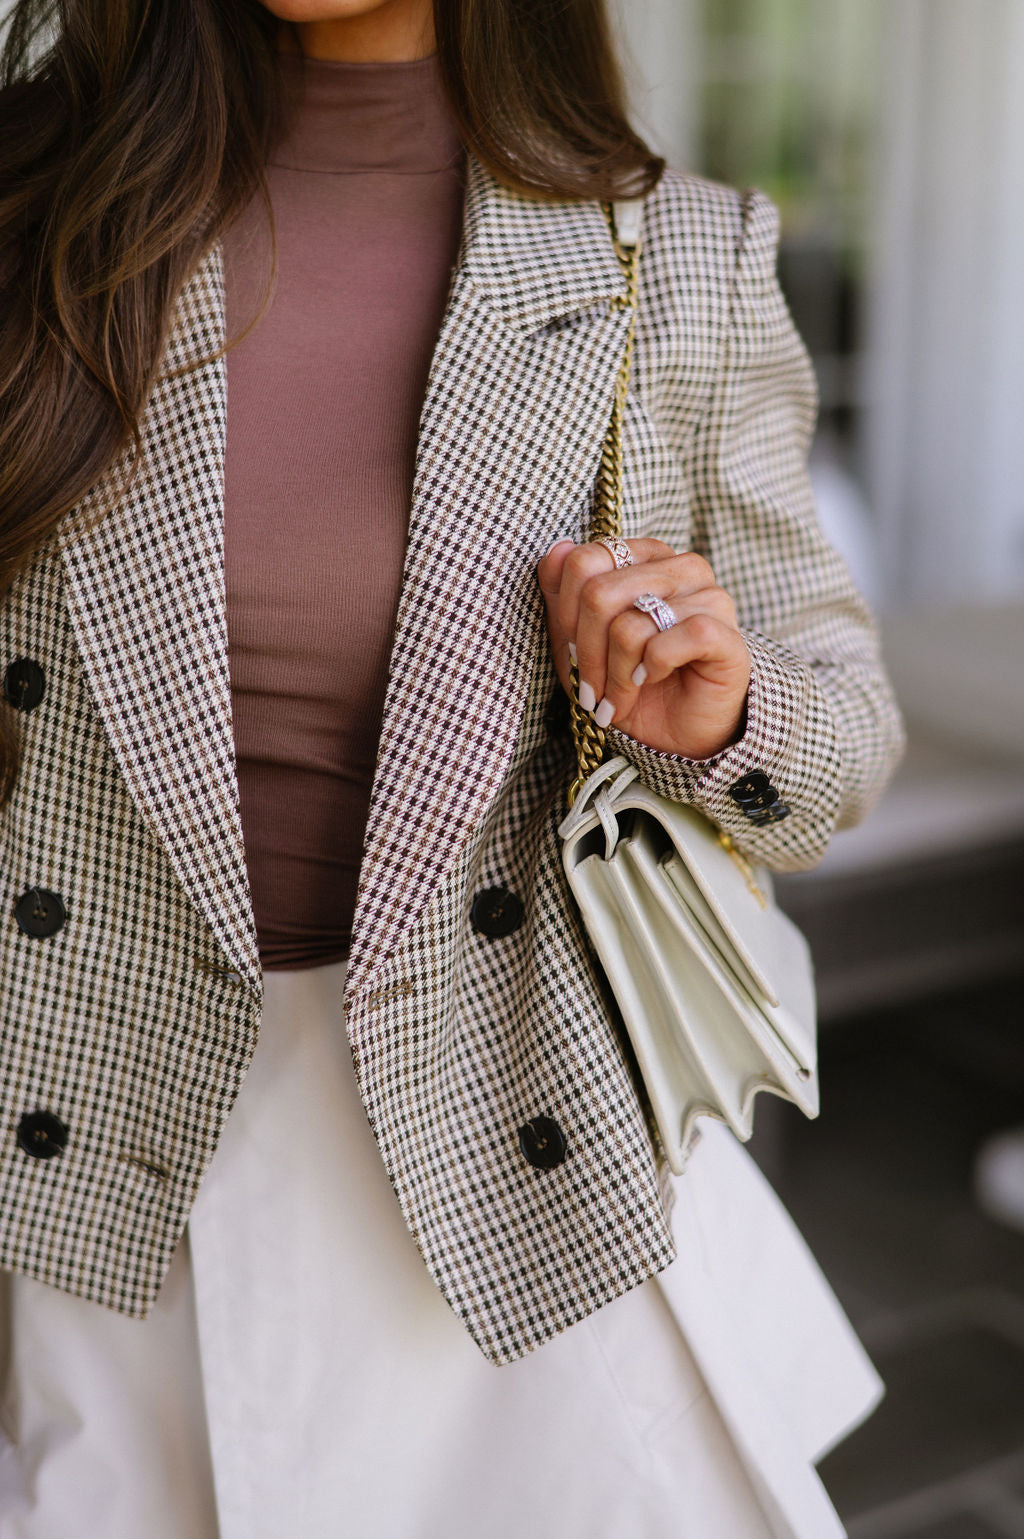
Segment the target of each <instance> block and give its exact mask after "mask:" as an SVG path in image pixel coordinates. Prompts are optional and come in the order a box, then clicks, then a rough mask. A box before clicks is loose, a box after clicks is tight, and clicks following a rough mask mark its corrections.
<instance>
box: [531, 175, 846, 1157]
mask: <svg viewBox="0 0 1024 1539" xmlns="http://www.w3.org/2000/svg"><path fill="white" fill-rule="evenodd" d="M639 210H640V204H639V202H630V203H616V204H615V205H614V206H613V209H611V208H609V209H606V214H607V217H608V220H609V226H610V228H611V231H612V235H613V238H614V241H615V249H616V254H617V255H618V257H619V261H620V262H621V263H622V267H623V272H624V274H625V276H626V278H627V285H628V298H627V299H626V300H625V301H624V302H625V303H626V304H631V305H632V309H633V313H634V315H635V309H636V274H637V260H638V255H639ZM632 341H633V333H632V327H631V328H630V334H629V340H628V342H627V346H626V349H625V353H624V357H623V362H622V367H621V369H620V373H619V379H618V384H617V388H616V398H615V405H614V408H613V412H612V419H611V423H610V426H609V429H608V436H607V439H606V442H605V449H604V454H603V456H602V462H601V473H600V475H599V478H598V485H597V491H596V496H595V506H594V514H593V517H592V520H591V527H590V538H591V539H596V538H598V537H600V536H608V535H618V534H619V532H620V529H621V518H622V415H623V410H624V406H625V399H626V385H627V382H628V378H629V367H630V362H631V358H632ZM577 686H578V678H577V676H576V671H575V668H573V673H572V695H571V700H570V716H571V720H572V726H573V735H574V738H575V742H576V753H577V764H578V774H577V777H576V779H575V780H574V782H573V785H572V788H571V789H570V793H569V801H570V810H569V813H568V816H567V817H566V818H565V819H564V821H563V822H562V823H561V825H560V828H559V832H560V834H561V836H562V841H563V842H562V860H563V865H564V867H565V874H566V878H567V880H568V883H569V887H570V889H571V891H572V893H573V895H574V897H575V899H576V902H577V904H578V905H579V909H580V913H581V915H582V917H583V921H584V924H585V926H586V929H587V933H588V936H589V938H590V941H591V943H592V945H593V947H594V950H595V952H596V953H597V956H598V958H599V960H600V962H601V965H602V967H603V969H604V972H605V974H606V976H607V979H608V982H609V985H610V986H611V990H612V993H613V994H614V996H615V1000H616V1003H617V1004H618V1007H619V1010H620V1012H621V1015H622V1019H623V1022H624V1024H625V1026H626V1030H627V1032H628V1034H629V1038H630V1041H631V1043H632V1046H633V1051H634V1053H635V1056H636V1061H637V1065H638V1067H639V1070H640V1074H641V1076H642V1078H643V1083H644V1089H645V1090H646V1094H647V1100H648V1104H649V1110H650V1113H651V1115H652V1118H653V1122H654V1126H655V1129H656V1131H657V1136H658V1139H659V1141H660V1143H661V1145H662V1147H663V1150H664V1153H665V1157H666V1159H667V1161H668V1164H669V1166H670V1168H671V1169H672V1170H673V1171H674V1172H675V1174H677V1175H679V1174H681V1173H682V1170H683V1167H684V1165H685V1161H686V1156H687V1153H688V1151H689V1149H690V1147H691V1146H692V1143H693V1140H694V1134H695V1123H696V1120H697V1119H698V1118H699V1117H701V1116H711V1117H717V1118H719V1119H721V1120H722V1121H723V1122H725V1123H727V1124H728V1126H729V1127H730V1128H731V1129H732V1131H733V1132H734V1133H735V1134H736V1136H737V1137H738V1138H740V1139H742V1140H746V1139H748V1138H749V1137H750V1135H751V1133H752V1131H753V1102H754V1097H755V1095H756V1093H757V1092H758V1091H759V1090H769V1091H772V1092H774V1093H775V1094H776V1095H780V1096H784V1097H785V1098H786V1099H787V1100H790V1101H793V1102H794V1103H795V1104H796V1105H797V1106H799V1108H800V1110H801V1111H802V1112H804V1113H805V1114H806V1115H807V1116H808V1117H815V1116H817V1113H818V1081H817V1049H816V1024H815V1000H814V977H813V968H812V964H811V958H810V952H809V950H808V947H807V943H806V941H805V940H804V938H803V936H802V935H801V934H800V932H799V930H798V929H797V928H796V926H795V925H794V924H793V923H792V921H791V920H790V919H788V918H787V916H786V915H785V914H783V913H782V912H781V910H780V909H778V908H777V907H776V905H775V903H774V901H773V897H772V888H771V879H770V877H769V875H768V872H767V871H766V870H763V869H762V868H760V867H754V866H751V865H750V864H749V862H748V861H747V860H746V859H745V858H744V857H743V855H742V854H741V853H740V851H739V850H737V849H736V848H735V846H734V845H733V844H732V841H731V840H730V839H729V838H728V836H726V835H724V834H723V833H722V832H721V830H719V829H718V828H716V827H715V825H714V824H712V823H711V822H710V821H709V820H708V819H707V818H705V817H704V816H703V815H702V814H701V813H699V812H697V811H696V810H695V809H694V808H692V807H687V806H685V805H684V804H683V803H681V802H675V801H671V800H670V799H669V798H667V797H663V796H659V795H658V794H657V793H656V792H654V791H652V790H650V789H649V787H647V786H645V785H644V784H643V783H642V782H641V780H640V779H639V776H638V773H637V770H636V769H635V768H634V767H633V766H632V765H631V764H629V763H628V761H627V760H626V759H624V758H622V757H621V756H618V757H616V758H612V759H609V760H607V761H605V759H604V751H605V734H604V733H603V732H602V731H601V729H600V728H599V727H597V725H596V723H595V722H594V719H593V716H592V715H591V714H590V713H589V712H585V711H583V710H582V709H581V708H580V705H579V699H578V694H577Z"/></svg>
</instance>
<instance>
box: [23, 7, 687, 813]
mask: <svg viewBox="0 0 1024 1539" xmlns="http://www.w3.org/2000/svg"><path fill="white" fill-rule="evenodd" d="M434 20H435V31H436V35H437V48H438V54H439V59H440V64H441V70H442V75H443V78H444V82H445V87H446V90H447V94H448V98H449V101H450V105H451V109H452V111H453V113H454V116H455V118H456V121H457V123H458V125H459V129H460V132H461V135H462V138H463V141H464V143H465V144H466V145H467V147H468V148H469V149H470V150H471V152H472V153H473V154H474V155H475V156H476V157H477V159H478V160H480V161H481V162H482V163H483V164H484V165H485V166H486V167H487V168H488V170H490V171H491V172H492V173H493V174H494V175H495V176H496V177H497V178H498V179H499V180H500V181H502V182H504V183H505V184H506V185H508V186H510V187H513V188H516V189H518V190H520V191H522V192H525V193H527V194H529V195H530V196H533V197H542V198H545V199H558V200H563V199H580V198H611V197H618V196H628V195H630V194H635V193H638V192H643V191H647V190H648V189H649V188H650V187H651V186H653V184H654V183H655V182H656V181H657V178H658V176H659V175H660V173H661V170H662V169H663V163H662V162H661V161H660V160H659V159H658V158H657V157H655V156H653V155H652V154H651V152H650V151H649V150H648V148H647V146H646V145H645V144H644V143H643V141H642V140H641V139H640V138H639V137H638V136H637V135H636V133H635V132H634V131H633V129H632V128H631V127H630V125H629V122H628V120H627V116H626V110H625V106H624V100H623V88H622V81H621V77H620V74H619V69H618V65H617V61H616V59H615V54H614V49H613V46H612V41H611V36H610V31H609V27H608V23H607V19H606V16H605V12H604V0H434ZM280 27H281V23H280V22H278V21H277V20H276V19H275V18H274V17H273V16H272V15H271V14H270V12H269V11H267V10H265V9H264V7H263V6H262V5H260V4H259V3H258V0H18V3H17V4H16V5H15V7H14V9H13V12H12V14H11V17H10V19H9V22H8V24H7V34H6V40H5V43H4V48H3V58H2V66H0V68H2V75H0V82H2V86H3V89H2V90H0V601H2V599H3V597H4V595H5V594H6V593H7V592H8V591H9V589H10V586H11V583H12V582H13V580H14V578H15V576H16V575H17V573H18V572H19V570H21V569H22V568H23V567H24V566H25V565H26V563H27V562H28V561H29V559H30V558H31V556H32V555H33V554H34V552H36V551H37V550H38V549H39V548H40V547H41V546H42V545H43V544H45V543H46V541H47V540H48V539H49V538H50V537H51V536H53V534H54V533H55V532H56V529H57V526H58V524H59V523H60V521H61V520H62V518H63V517H64V516H65V515H66V514H67V513H68V512H69V511H70V510H71V509H72V508H73V507H74V506H75V505H76V503H78V502H79V501H80V500H81V498H82V497H83V496H84V495H85V493H86V492H87V491H88V490H89V488H90V487H91V486H92V485H93V484H94V483H95V482H96V481H97V480H98V478H99V477H100V475H101V474H102V473H103V472H104V471H105V470H107V469H108V467H110V466H111V465H113V464H114V463H115V462H118V463H120V461H121V460H122V458H123V459H124V461H125V463H126V464H130V462H131V460H132V459H133V457H134V454H135V452H136V451H137V450H138V448H139V419H140V415H141V412H142V409H143V407H144V405H145V402H146V399H147V397H148V395H149V393H150V391H151V389H152V387H153V384H154V382H155V379H156V376H157V374H158V371H159V367H160V359H161V354H162V351H163V346H164V342H165V340H166V334H167V330H168V326H169V322H170V316H171V311H172V307H173V304H174V301H175V299H176V297H177V295H178V293H179V291H180V289H181V287H182V285H183V284H184V282H185V280H186V279H187V277H188V275H189V273H190V272H191V271H192V269H193V268H194V266H195V265H196V263H197V261H198V260H199V259H200V257H201V256H202V254H203V252H204V251H205V250H206V249H207V248H208V247H209V245H210V243H211V242H212V241H213V240H214V239H215V238H216V237H217V235H218V234H219V233H220V232H221V231H222V230H223V229H224V228H225V227H226V226H227V225H228V224H229V223H230V222H231V220H232V219H233V218H234V217H235V216H236V215H237V214H238V213H239V212H240V210H241V209H242V208H243V207H244V206H245V205H246V203H247V202H248V201H249V200H250V199H251V198H252V197H254V196H260V195H262V196H263V197H264V198H265V197H266V184H265V180H264V166H265V163H266V157H267V152H268V150H269V148H270V146H271V144H272V142H273V139H274V137H275V135H276V133H277V132H278V130H279V127H280V118H281V105H280V99H279V73H278V68H277V60H278V46H279V41H280ZM17 757H18V752H17V720H16V714H15V713H14V712H13V711H12V710H11V708H10V707H9V706H8V705H7V704H6V702H0V805H2V804H3V801H4V800H6V798H7V797H8V796H9V794H10V791H11V788H12V785H13V781H14V777H15V774H16V769H17Z"/></svg>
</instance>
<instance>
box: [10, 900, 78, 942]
mask: <svg viewBox="0 0 1024 1539" xmlns="http://www.w3.org/2000/svg"><path fill="white" fill-rule="evenodd" d="M14 917H15V919H16V920H17V921H18V929H19V930H21V932H22V933H23V934H24V935H31V936H32V937H33V938H34V939H35V940H45V939H46V938H47V937H48V936H50V935H56V933H57V931H58V930H60V929H62V928H63V926H64V922H65V920H66V919H67V917H68V913H67V909H66V908H65V907H64V900H63V898H62V897H61V896H60V894H59V893H56V892H51V891H50V889H49V888H48V887H30V888H29V889H28V892H23V893H22V895H21V897H20V898H19V899H18V901H17V903H15V905H14Z"/></svg>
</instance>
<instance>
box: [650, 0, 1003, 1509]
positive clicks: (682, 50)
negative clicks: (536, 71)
mask: <svg viewBox="0 0 1024 1539" xmlns="http://www.w3.org/2000/svg"><path fill="white" fill-rule="evenodd" d="M619 15H620V20H621V25H622V29H623V34H624V41H625V45H626V49H627V53H628V56H629V61H630V63H629V68H630V75H631V84H632V94H633V100H634V112H635V116H636V118H637V120H638V122H639V123H640V124H641V125H642V127H643V128H644V129H645V131H646V132H647V134H648V137H649V138H650V140H651V141H652V143H654V144H655V145H656V146H657V147H658V149H660V150H661V152H662V153H663V154H665V155H666V156H667V157H668V158H669V161H670V163H672V164H673V165H676V166H678V167H680V168H684V169H689V170H693V171H697V172H699V173H701V174H702V175H706V176H710V177H714V178H716V179H719V180H722V181H726V182H730V183H733V184H734V185H738V186H748V185H755V186H759V187H761V188H763V189H764V190H765V191H766V192H768V193H769V194H770V195H771V196H772V197H773V198H774V199H775V200H776V202H777V203H778V204H779V205H780V207H781V210H782V216H783V230H784V235H783V241H782V249H781V258H780V271H781V277H782V282H783V286H784V288H785V290H786V294H787V297H788V299H789V302H790V305H791V308H792V310H793V313H794V315H795V317H796V320H797V323H798V325H799V327H800V329H801V331H802V333H803V336H804V338H805V340H806V342H807V344H808V347H809V349H810V351H811V354H812V357H813V359H814V363H815V366H816V369H817V375H818V381H819V385H820V390H821V405H822V410H821V423H820V429H819V433H818V438H817V441H816V444H815V450H814V458H813V472H814V479H815V483H816V490H817V494H818V504H819V511H820V515H821V518H822V521H823V523H824V524H825V526H826V528H827V529H828V531H829V533H830V535H831V537H832V539H833V541H834V542H835V543H836V544H837V545H838V546H839V547H840V549H841V550H842V551H843V552H844V554H845V555H846V557H847V559H848V560H849V562H850V564H851V566H852V567H853V570H854V572H855V574H856V576H857V578H858V580H859V582H860V584H861V586H862V588H863V589H864V590H865V591H866V592H867V593H868V594H869V595H870V597H871V598H872V599H873V601H874V603H875V605H876V608H877V610H878V613H879V616H880V622H881V627H882V634H883V642H884V646H885V651H886V656H887V660H888V663H889V667H890V670H891V672H892V674H893V677H894V680H895V684H896V688H897V692H898V694H899V697H900V701H901V704H902V706H903V709H904V712H905V713H906V717H907V722H908V728H909V734H910V747H909V751H908V754H907V758H906V761H905V763H904V765H903V767H902V768H901V770H900V772H899V775H898V776H897V779H896V782H895V784H894V785H893V787H892V789H891V791H890V792H889V793H888V795H887V796H886V797H885V799H884V801H883V802H882V804H881V805H880V806H879V808H878V809H877V811H876V812H875V813H874V814H873V815H872V816H871V817H870V818H869V819H868V821H867V822H866V823H865V824H864V825H863V826H862V827H861V828H859V829H856V830H852V831H850V832H848V833H844V834H840V835H839V836H838V837H837V838H836V840H835V842H834V844H833V846H832V848H831V850H830V851H829V853H828V855H827V856H826V858H825V861H824V863H823V864H822V866H821V867H820V868H819V869H818V870H817V871H815V872H813V873H808V874H806V875H801V876H798V877H789V878H785V879H783V880H781V881H780V882H779V884H778V887H779V894H780V898H781V899H782V901H783V902H784V904H785V905H786V906H787V907H788V909H789V910H790V912H791V913H792V914H793V915H794V916H795V917H796V918H797V919H798V920H799V921H800V923H801V924H802V925H803V927H804V929H805V931H806V933H807V934H808V936H809V938H810V940H811V942H812V947H813V950H814V953H815V960H816V964H817V969H818V977H819V991H820V1000H821V1014H822V1036H821V1053H822V1082H823V1086H822V1111H823V1116H822V1119H821V1120H820V1122H818V1123H813V1124H812V1123H805V1122H803V1120H802V1119H801V1118H800V1116H799V1114H798V1113H796V1112H793V1110H792V1108H789V1107H787V1106H785V1105H783V1104H782V1103H781V1102H778V1101H774V1100H772V1099H771V1098H767V1097H761V1099H760V1102H759V1112H758V1133H757V1135H756V1137H755V1142H754V1148H755V1152H756V1153H757V1155H758V1157H759V1159H760V1160H761V1162H762V1164H763V1166H764V1167H765V1169H766V1170H767V1171H768V1173H769V1175H770V1176H771V1178H772V1180H773V1181H774V1183H775V1185H776V1187H777V1188H778V1190H779V1191H780V1192H781V1194H782V1196H783V1197H784V1199H785V1201H786V1202H787V1204H788V1205H789V1207H790V1209H791V1211H792V1212H793V1213H794V1215H795V1216H796V1218H797V1220H798V1222H799V1223H800V1225H801V1227H802V1228H803V1230H804V1232H805V1234H806V1235H807V1237H808V1239H809V1241H810V1243H811V1245H812V1248H813V1249H814V1251H815V1252H816V1254H817V1255H818V1257H819V1259H820V1260H821V1262H822V1264H823V1265H824V1267H825V1270H826V1271H827V1272H828V1274H829V1277H830V1279H831V1281H832V1283H833V1286H834V1287H835V1288H836V1290H837V1292H838V1293H839V1295H840V1296H841V1298H842V1300H843V1302H844V1304H845V1305H846V1307H847V1309H848V1311H849V1313H850V1315H851V1316H852V1318H853V1320H854V1322H855V1324H856V1325H857V1327H858V1329H859V1331H860V1333H861V1335H862V1336H863V1338H864V1340H865V1341H866V1342H867V1344H868V1347H869V1349H870V1350H871V1352H872V1355H873V1356H874V1358H875V1360H876V1362H877V1363H878V1366H879V1368H880V1370H881V1372H882V1374H883V1376H884V1377H885V1379H886V1381H887V1384H888V1391H889V1392H888V1396H887V1399H886V1401H885V1403H884V1405H883V1407H882V1409H881V1410H880V1411H879V1412H878V1413H877V1414H876V1416H875V1417H873V1418H872V1419H871V1421H869V1422H868V1423H867V1424H866V1426H865V1427H864V1428H862V1429H861V1430H860V1431H859V1432H857V1433H855V1434H854V1435H853V1436H852V1437H851V1438H850V1439H849V1440H848V1441H847V1442H846V1443H845V1444H843V1445H842V1446H841V1447H840V1448H839V1449H838V1450H836V1451H835V1452H834V1453H833V1454H832V1455H830V1456H829V1458H828V1459H827V1460H826V1461H825V1462H824V1464H823V1466H822V1473H823V1476H824V1478H825V1481H826V1483H827V1485H828V1487H829V1489H830V1491H831V1493H832V1496H833V1499H834V1500H835V1502H836V1504H837V1506H838V1507H839V1508H840V1511H841V1512H842V1514H843V1516H844V1518H845V1519H846V1522H847V1524H848V1527H849V1531H850V1534H851V1536H852V1539H896V1536H916V1539H992V1536H996V1535H999V1536H1003V1539H1024V0H620V6H619Z"/></svg>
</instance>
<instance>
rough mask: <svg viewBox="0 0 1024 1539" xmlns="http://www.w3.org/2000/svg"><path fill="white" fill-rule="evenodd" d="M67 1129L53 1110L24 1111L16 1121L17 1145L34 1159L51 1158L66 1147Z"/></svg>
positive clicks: (61, 1152)
mask: <svg viewBox="0 0 1024 1539" xmlns="http://www.w3.org/2000/svg"><path fill="white" fill-rule="evenodd" d="M67 1142H68V1130H67V1128H66V1127H65V1126H64V1124H63V1122H61V1120H60V1118H59V1117H55V1116H54V1114H53V1112H48V1111H37V1112H26V1113H25V1115H24V1117H22V1119H21V1121H20V1122H19V1123H18V1145H19V1147H20V1148H22V1149H24V1151H25V1153H26V1154H31V1156H32V1158H33V1159H34V1160H52V1159H54V1158H55V1156H56V1155H58V1154H63V1152H64V1150H65V1149H66V1148H67Z"/></svg>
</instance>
